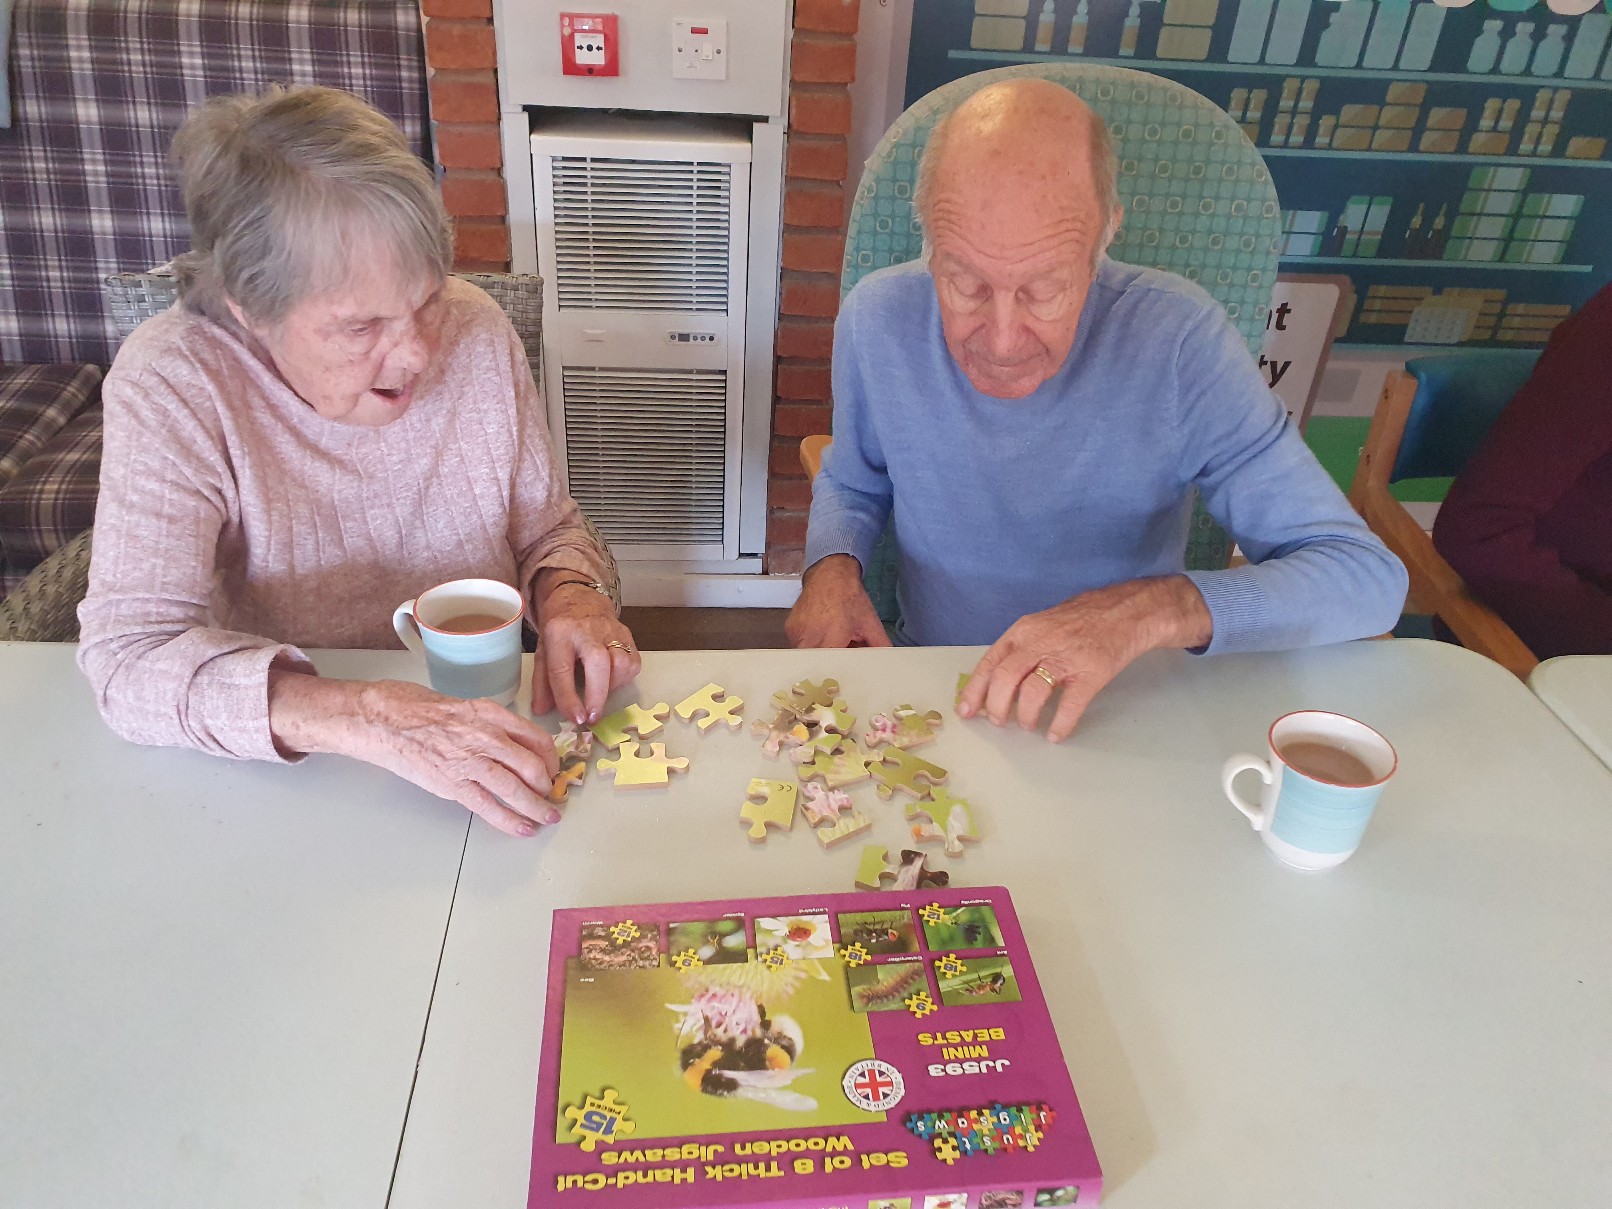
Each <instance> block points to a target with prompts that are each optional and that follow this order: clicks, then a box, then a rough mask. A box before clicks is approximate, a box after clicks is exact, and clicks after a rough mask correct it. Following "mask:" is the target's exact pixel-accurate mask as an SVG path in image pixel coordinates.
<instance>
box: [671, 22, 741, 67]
mask: <svg viewBox="0 0 1612 1209" xmlns="http://www.w3.org/2000/svg"><path fill="white" fill-rule="evenodd" d="M727 78H728V22H727V19H726V18H725V17H676V18H673V20H672V79H674V80H725V79H727Z"/></svg>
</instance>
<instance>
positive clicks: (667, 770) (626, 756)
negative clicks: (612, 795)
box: [599, 741, 688, 789]
mask: <svg viewBox="0 0 1612 1209" xmlns="http://www.w3.org/2000/svg"><path fill="white" fill-rule="evenodd" d="M687 771H688V757H687V756H673V757H672V758H670V759H668V758H667V756H666V744H664V743H651V744H650V745H649V755H647V756H645V755H643V754H642V752H641V751H640V744H638V743H637V742H635V741H629V742H626V743H623V744H622V745H621V746H620V747H618V748H617V749H616V758H615V759H614V760H600V761H599V773H600V775H601V776H609V777H614V778H615V781H616V788H617V789H643V788H647V787H649V786H652V785H669V784H671V780H672V777H671V774H672V773H674V772H687Z"/></svg>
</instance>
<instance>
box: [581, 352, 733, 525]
mask: <svg viewBox="0 0 1612 1209" xmlns="http://www.w3.org/2000/svg"><path fill="white" fill-rule="evenodd" d="M562 376H563V382H564V391H565V459H566V471H567V473H568V474H569V476H570V482H571V495H572V496H573V497H574V498H575V499H576V501H577V503H578V504H580V505H581V506H582V510H583V511H584V512H586V513H587V514H588V516H589V517H590V518H592V520H593V523H594V524H596V525H597V526H598V527H599V531H600V532H601V533H603V534H604V536H605V538H606V539H607V540H608V541H610V542H612V543H616V542H643V543H661V544H669V545H693V544H702V543H708V542H721V541H722V540H723V531H722V527H723V504H724V497H725V495H726V480H727V461H726V444H727V439H726V426H727V374H726V373H725V372H724V371H722V370H714V369H688V370H685V369H597V368H590V367H582V366H569V365H568V366H566V367H564V370H563V375H562Z"/></svg>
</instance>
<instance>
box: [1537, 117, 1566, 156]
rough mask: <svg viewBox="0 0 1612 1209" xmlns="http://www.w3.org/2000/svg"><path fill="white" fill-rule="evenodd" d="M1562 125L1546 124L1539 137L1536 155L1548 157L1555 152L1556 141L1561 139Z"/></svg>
mask: <svg viewBox="0 0 1612 1209" xmlns="http://www.w3.org/2000/svg"><path fill="white" fill-rule="evenodd" d="M1561 134H1562V124H1561V123H1560V122H1546V123H1545V130H1544V133H1543V134H1541V135H1540V136H1539V147H1538V153H1539V154H1540V155H1549V154H1550V153H1551V152H1553V151H1555V150H1556V140H1557V139H1558V138H1560V137H1561Z"/></svg>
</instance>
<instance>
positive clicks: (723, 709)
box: [673, 684, 744, 734]
mask: <svg viewBox="0 0 1612 1209" xmlns="http://www.w3.org/2000/svg"><path fill="white" fill-rule="evenodd" d="M743 704H744V698H743V697H735V696H733V695H732V694H731V693H729V692H728V690H727V689H725V688H723V687H722V686H721V685H720V684H707V685H706V686H705V687H704V688H702V689H701V690H700V691H699V692H697V693H691V694H690V695H689V696H687V697H684V698H683V699H682V700H681V701H679V702H678V703H677V705H676V706H674V707H673V708H674V709H675V710H676V712H677V716H678V717H679V718H681V719H683V720H684V721H685V722H687V721H688V720H689V719H691V718H693V717H694V715H695V714H696V713H703V714H704V715H705V716H704V717H703V718H701V719H699V720H698V721H697V722H695V724H694V725H696V726H698V727H699V728H700V733H701V734H704V733H706V732H707V731H709V730H710V729H711V728H712V727H713V726H715V725H716V724H717V723H718V722H722V723H726V724H727V728H728V729H729V730H738V729H739V727H741V726H743V725H744V720H743V719H742V718H740V717H739V707H740V706H741V705H743Z"/></svg>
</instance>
